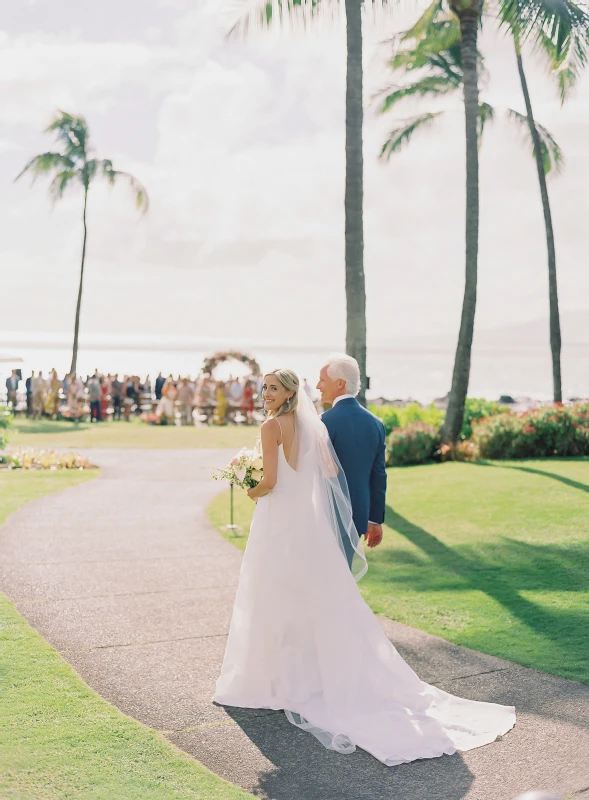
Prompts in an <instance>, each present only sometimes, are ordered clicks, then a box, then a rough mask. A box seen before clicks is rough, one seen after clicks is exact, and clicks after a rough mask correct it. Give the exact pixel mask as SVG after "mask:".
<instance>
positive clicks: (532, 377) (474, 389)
mask: <svg viewBox="0 0 589 800" xmlns="http://www.w3.org/2000/svg"><path fill="white" fill-rule="evenodd" d="M129 338H130V337H121V342H120V346H117V344H116V342H115V341H109V342H108V343H104V342H93V343H88V344H84V343H82V345H81V348H80V352H79V357H78V372H79V373H80V374H82V375H84V376H85V375H86V374H90V373H92V372H94V370H95V369H98V370H99V372H103V373H108V372H111V373H115V372H118V373H119V375H125V374H127V373H130V374H137V375H140V376H141V377H144V376H145V375H147V374H149V375H150V376H151V378H152V380H153V378H155V376H156V375H157V374H158V372H160V370H161V372H162V373H163V374H164V375H168V374H169V373H172V374H174V375H182V376H186V375H190V376H191V377H195V376H196V375H198V373H199V371H200V368H201V365H202V362H203V359H204V358H205V356H208V355H211V354H212V353H214V352H216V351H217V350H229V349H233V350H239V351H243V352H246V353H248V354H249V355H251V356H253V357H254V358H255V359H256V360H257V361H258V363H259V364H260V366H261V368H262V370H271V369H274V368H277V367H284V366H286V367H290V368H291V369H294V370H295V371H296V372H297V373H298V374H299V375H300V376H301V377H305V378H307V380H308V381H309V382H310V383H311V384H312V385H314V384H315V382H316V380H317V376H318V373H319V369H320V367H321V366H322V364H323V363H324V360H325V357H326V355H328V354H329V353H330V352H332V348H326V347H320V346H316V347H295V346H292V345H284V346H283V345H278V346H271V347H269V346H267V345H266V346H262V347H255V346H250V345H246V344H244V343H241V344H240V343H239V342H234V343H233V344H231V345H229V344H228V343H227V342H225V343H214V344H213V343H211V344H209V343H206V344H204V343H202V342H201V343H195V344H194V343H191V342H190V341H180V340H176V341H174V342H163V343H161V344H159V345H158V344H157V343H156V342H151V343H143V344H142V342H141V340H140V337H136V338H135V339H133V340H132V341H129ZM1 348H2V351H4V352H2V354H1V355H2V356H3V357H6V356H10V355H12V356H18V357H20V358H22V363H19V364H14V366H18V367H20V368H21V369H22V374H23V377H24V376H27V375H29V374H30V372H31V370H33V369H34V370H43V373H44V374H45V375H46V374H47V372H48V371H49V370H50V369H51V368H53V367H55V368H56V369H57V371H58V373H59V374H60V376H62V375H63V374H65V373H66V372H67V370H68V369H69V365H70V359H71V349H70V348H69V347H67V346H65V344H64V343H63V342H59V343H57V342H55V343H52V342H51V340H48V341H47V342H45V343H44V345H43V344H42V345H41V346H40V344H39V343H38V342H37V343H34V344H33V343H31V344H27V345H26V346H18V345H17V344H6V343H3V344H2V345H1ZM453 363H454V349H453V348H452V347H450V346H446V345H443V344H442V345H440V346H439V347H435V346H431V345H427V346H426V345H418V344H414V345H411V346H407V347H403V346H398V347H378V346H376V347H369V350H368V374H369V376H370V379H371V381H370V391H369V392H368V397H369V398H372V399H374V398H378V397H385V398H387V399H389V400H393V399H403V400H405V399H409V398H413V399H415V400H418V401H419V402H421V403H429V402H431V401H432V400H434V399H436V398H439V397H443V396H445V395H446V394H447V392H448V390H449V388H450V383H451V379H452V367H453ZM12 366H13V364H11V363H10V362H9V361H4V362H3V363H0V380H1V384H0V385H1V386H2V388H3V387H4V379H5V378H6V376H7V375H9V374H10V369H11V367H12ZM243 373H244V370H243V366H242V365H238V364H236V363H235V362H233V363H228V364H226V365H224V366H223V367H222V368H219V374H218V377H220V378H227V377H228V376H229V375H230V374H234V375H241V374H243ZM562 373H563V395H564V397H565V398H566V399H569V398H572V397H589V343H581V344H571V345H565V346H564V347H563V353H562ZM22 388H23V389H24V386H23V387H22ZM503 394H508V395H511V396H513V397H529V398H533V399H535V400H541V401H542V400H550V398H551V394H552V370H551V360H550V351H549V349H548V346H547V345H531V344H518V342H517V341H515V342H513V343H505V344H501V345H500V346H490V345H488V344H485V345H483V346H478V347H477V346H475V347H474V349H473V357H472V369H471V379H470V389H469V395H470V396H471V397H486V398H488V399H492V400H495V399H498V398H499V396H500V395H503Z"/></svg>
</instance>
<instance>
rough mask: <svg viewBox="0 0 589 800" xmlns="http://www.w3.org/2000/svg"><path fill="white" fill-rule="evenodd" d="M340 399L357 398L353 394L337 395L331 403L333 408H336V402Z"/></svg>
mask: <svg viewBox="0 0 589 800" xmlns="http://www.w3.org/2000/svg"><path fill="white" fill-rule="evenodd" d="M340 400H355V397H354V395H353V394H340V396H339V397H336V398H335V400H334V401H333V403H332V404H331V407H332V408H335V405H336V403H339V401H340Z"/></svg>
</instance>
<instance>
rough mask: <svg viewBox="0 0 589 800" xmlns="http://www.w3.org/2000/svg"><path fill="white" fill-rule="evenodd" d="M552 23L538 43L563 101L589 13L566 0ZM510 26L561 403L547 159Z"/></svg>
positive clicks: (576, 68) (582, 52) (582, 48)
mask: <svg viewBox="0 0 589 800" xmlns="http://www.w3.org/2000/svg"><path fill="white" fill-rule="evenodd" d="M553 24H554V26H555V27H556V29H557V30H556V38H557V42H556V44H555V43H554V41H553V39H554V31H552V34H553V35H552V38H551V37H550V36H549V35H547V34H546V33H545V31H544V30H541V31H540V35H539V36H538V37H537V44H538V45H539V47H540V49H541V50H542V51H543V52H544V54H545V55H547V56H548V58H549V62H550V66H551V71H552V73H553V74H554V75H555V76H556V78H557V80H558V84H559V87H560V95H561V102H562V103H564V102H565V100H566V98H567V95H568V92H569V90H570V89H571V88H572V87H573V86H574V84H575V82H576V79H577V77H578V75H579V72H580V70H581V69H582V68H583V66H585V63H586V60H587V36H588V33H589V15H587V13H586V11H584V10H583V9H582V8H580V7H579V6H577V5H576V4H575V3H572V2H569V0H563V2H562V3H561V5H560V9H559V13H558V16H556V17H555V19H554V21H553ZM509 27H510V29H511V32H512V34H513V43H514V47H515V56H516V62H517V71H518V75H519V79H520V82H521V87H522V93H523V96H524V103H525V106H526V122H527V125H528V127H529V131H530V137H531V140H532V145H533V150H534V157H535V160H536V171H537V173H538V182H539V184H540V197H541V199H542V211H543V214H544V226H545V229H546V249H547V252H548V298H549V308H550V350H551V353H552V383H553V393H554V402H555V403H562V376H561V364H560V352H561V333H560V312H559V307H558V284H557V277H556V247H555V244H554V229H553V226H552V212H551V209H550V199H549V196H548V186H547V183H546V174H547V171H546V168H545V167H546V163H545V161H546V159H545V152H544V151H543V146H542V145H543V142H542V135H541V128H540V126H539V125H538V124H537V123H536V121H535V118H534V111H533V109H532V101H531V98H530V91H529V88H528V81H527V78H526V73H525V69H524V62H523V56H522V41H521V34H520V31H519V28H518V25H517V24H516V23H515V22H514V21H513V20H510V21H509Z"/></svg>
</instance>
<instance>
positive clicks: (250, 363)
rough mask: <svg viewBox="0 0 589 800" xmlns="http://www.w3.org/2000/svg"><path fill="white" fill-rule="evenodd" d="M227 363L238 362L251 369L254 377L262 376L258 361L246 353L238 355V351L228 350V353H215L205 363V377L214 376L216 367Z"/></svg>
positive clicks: (202, 369) (203, 366)
mask: <svg viewBox="0 0 589 800" xmlns="http://www.w3.org/2000/svg"><path fill="white" fill-rule="evenodd" d="M225 361H238V362H239V363H241V364H245V365H246V366H247V367H249V370H250V372H251V374H252V375H254V376H257V375H259V374H260V365H259V364H258V362H257V361H256V359H255V358H252V357H251V356H248V355H247V354H246V353H238V352H237V351H236V350H228V351H227V352H220V353H215V354H214V355H212V356H208V357H207V358H205V360H204V361H203V365H202V367H201V372H202V373H203V374H204V375H212V374H213V372H214V371H215V369H216V367H218V366H219V364H223V363H224V362H225Z"/></svg>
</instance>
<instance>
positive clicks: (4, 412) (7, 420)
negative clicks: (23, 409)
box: [0, 406, 12, 450]
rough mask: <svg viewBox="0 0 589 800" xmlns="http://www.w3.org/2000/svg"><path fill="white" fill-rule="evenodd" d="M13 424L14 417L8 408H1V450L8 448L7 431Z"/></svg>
mask: <svg viewBox="0 0 589 800" xmlns="http://www.w3.org/2000/svg"><path fill="white" fill-rule="evenodd" d="M11 422H12V415H11V413H10V411H9V410H8V409H7V408H6V406H0V450H3V449H4V448H5V447H6V441H7V440H6V429H7V428H8V427H9V425H10V424H11Z"/></svg>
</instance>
